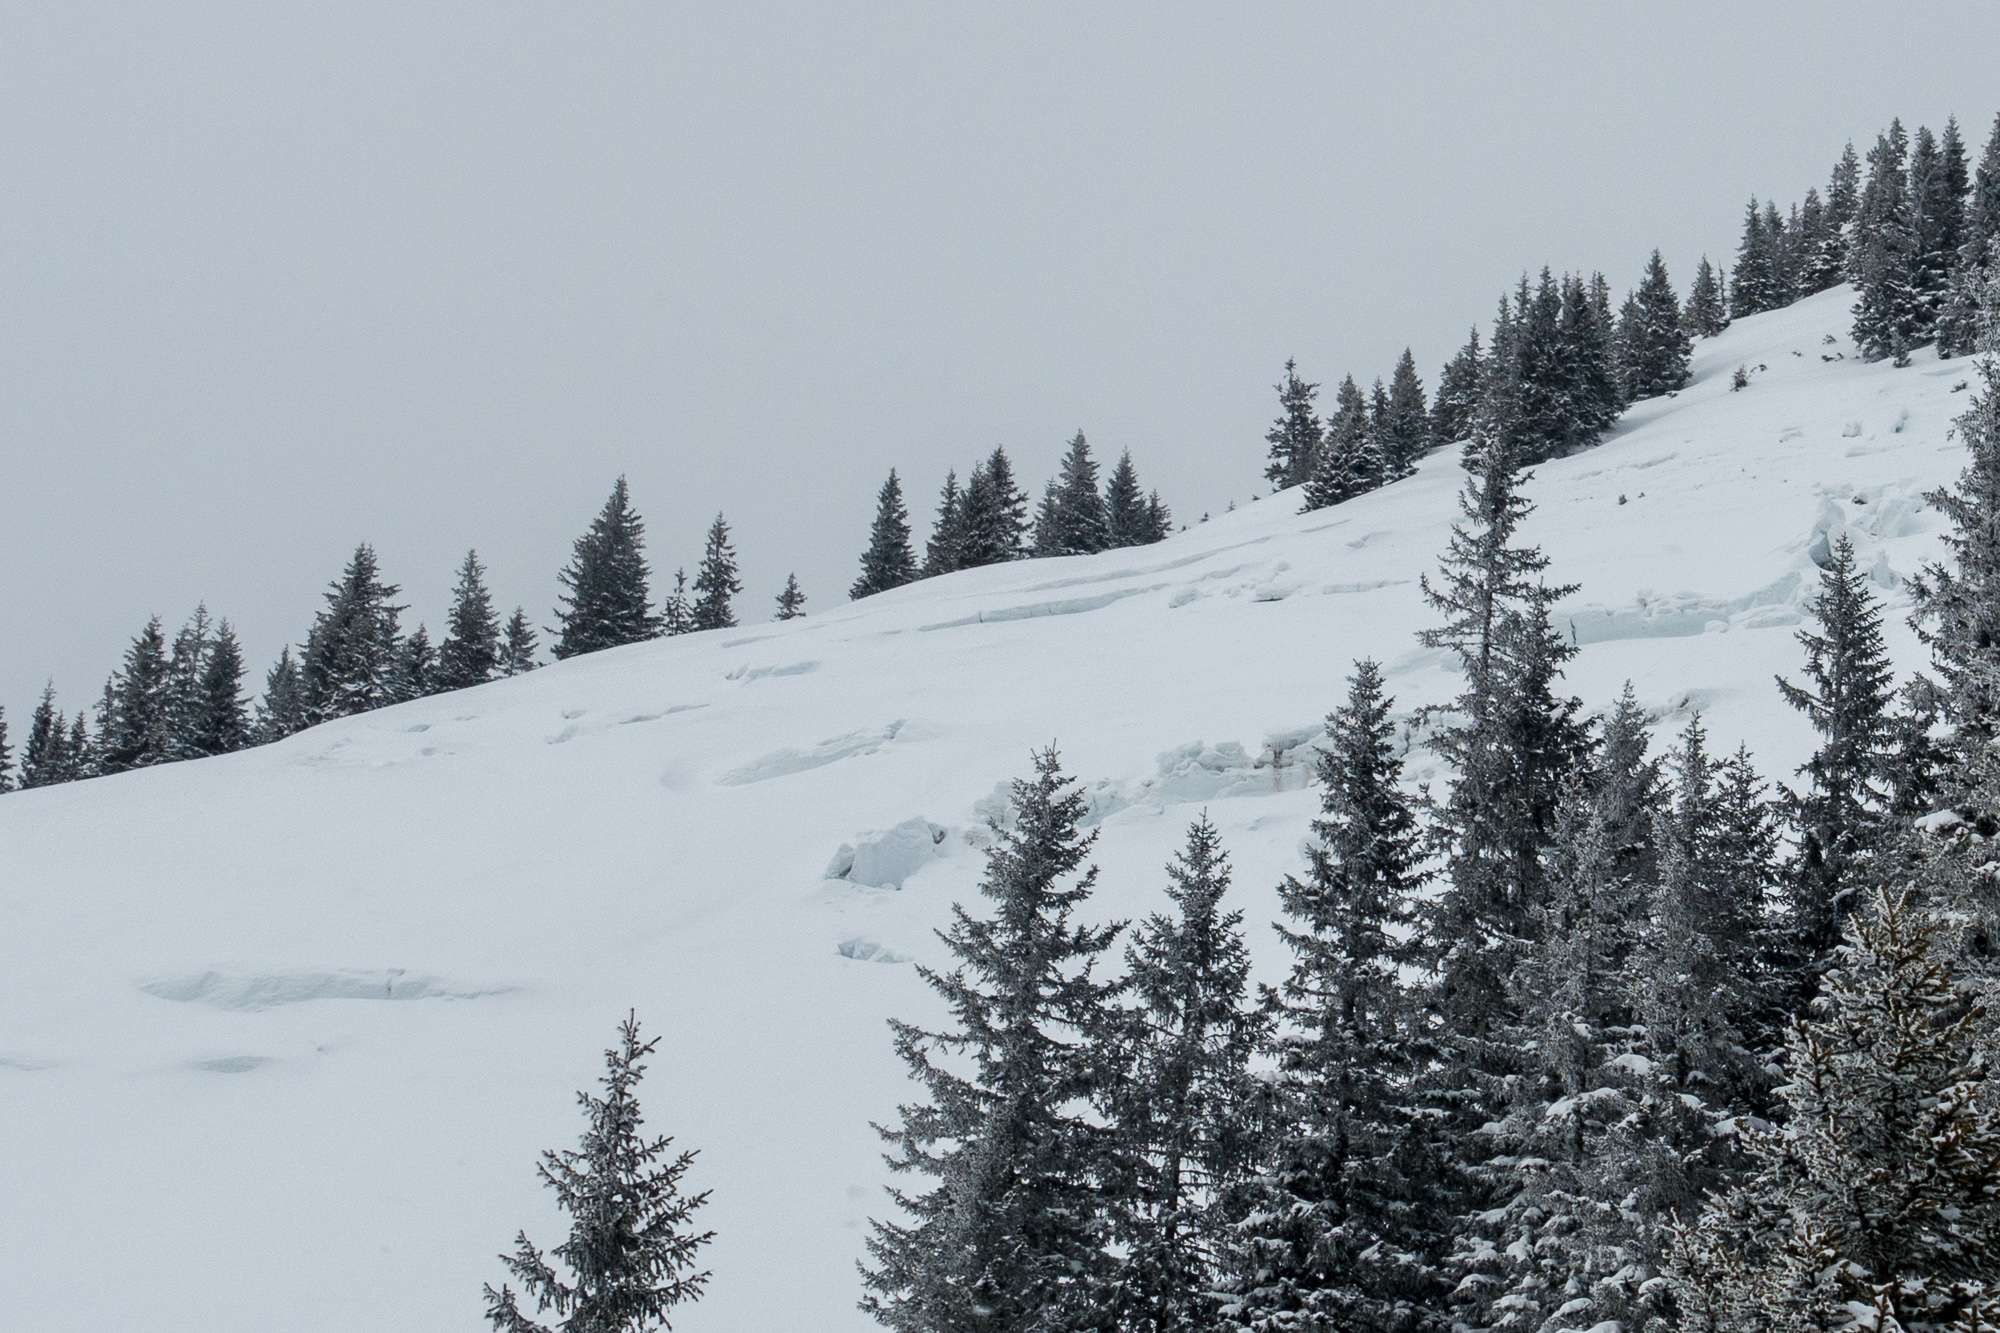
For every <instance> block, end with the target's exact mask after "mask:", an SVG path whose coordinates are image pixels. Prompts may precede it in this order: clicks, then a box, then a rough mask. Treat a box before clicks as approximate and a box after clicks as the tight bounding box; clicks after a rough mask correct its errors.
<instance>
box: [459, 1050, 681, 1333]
mask: <svg viewBox="0 0 2000 1333" xmlns="http://www.w3.org/2000/svg"><path fill="white" fill-rule="evenodd" d="M659 1041H660V1039H659V1038H658V1037H655V1038H653V1040H651V1041H646V1042H642V1041H640V1040H639V1020H638V1018H637V1016H636V1015H628V1016H627V1017H626V1019H625V1021H624V1022H623V1023H621V1024H619V1025H618V1045H616V1046H614V1047H612V1048H611V1049H610V1050H608V1051H606V1052H605V1053H604V1066H605V1072H604V1077H603V1078H602V1079H600V1080H599V1082H600V1083H601V1084H602V1085H603V1087H604V1092H603V1094H602V1095H594V1094H592V1093H589V1092H579V1093H578V1094H577V1095H576V1099H577V1102H578V1104H579V1105H581V1106H582V1107H583V1112H584V1118H585V1119H586V1120H587V1121H588V1124H587V1126H586V1128H585V1129H584V1132H583V1136H582V1138H581V1140H580V1141H579V1145H578V1146H577V1147H576V1148H574V1149H564V1150H560V1151H557V1150H553V1149H552V1150H550V1151H548V1152H545V1153H543V1154H542V1161H541V1165H540V1166H539V1168H538V1170H539V1171H540V1173H541V1177H542V1183H543V1184H545V1185H547V1186H548V1187H549V1188H550V1189H552V1190H554V1191H555V1192H556V1202H557V1203H558V1204H559V1205H560V1206H561V1207H562V1210H563V1211H564V1212H565V1213H567V1214H569V1217H570V1231H569V1238H568V1239H567V1240H565V1241H563V1242H562V1243H561V1244H560V1245H557V1246H555V1247H554V1248H553V1249H552V1250H550V1251H549V1253H548V1254H547V1255H546V1256H545V1255H544V1254H543V1253H542V1251H541V1250H540V1249H538V1248H537V1247H536V1246H535V1244H534V1243H533V1242H532V1241H530V1240H529V1239H528V1233H527V1232H525V1231H524V1232H522V1233H521V1234H520V1236H519V1237H518V1239H517V1240H516V1242H515V1245H516V1249H515V1251H514V1253H513V1254H511V1255H505V1254H503V1255H501V1256H500V1258H501V1260H502V1261H503V1262H504V1263H505V1264H506V1265H507V1268H508V1271H510V1272H511V1273H512V1274H513V1275H514V1279H515V1280H516V1281H518V1282H519V1283H520V1284H521V1294H520V1296H516V1295H515V1293H514V1290H513V1288H512V1287H511V1286H509V1285H508V1284H506V1283H504V1282H503V1283H502V1284H501V1286H500V1289H499V1290H498V1291H495V1290H494V1289H493V1288H492V1287H491V1286H488V1287H487V1288H486V1318H487V1321H488V1322H489V1323H491V1324H492V1325H493V1327H494V1329H495V1330H496V1333H646V1330H650V1329H671V1328H672V1327H673V1324H672V1323H670V1322H669V1321H668V1318H667V1316H668V1314H669V1313H670V1312H671V1311H672V1310H673V1308H674V1307H675V1306H677V1305H680V1304H682V1303H683V1302H687V1303H692V1302H694V1301H697V1300H700V1299H701V1293H702V1288H703V1287H705V1286H706V1285H707V1284H708V1279H709V1274H708V1273H707V1272H705V1271H697V1270H696V1268H695V1263H696V1255H697V1254H698V1253H699V1252H700V1250H701V1247H702V1246H704V1245H706V1244H708V1243H709V1241H711V1240H713V1239H714V1238H715V1233H714V1232H712V1231H701V1232H698V1231H696V1230H694V1228H693V1226H692V1225H691V1223H692V1220H693V1217H694V1213H695V1211H696V1210H697V1209H699V1208H700V1207H701V1206H702V1205H703V1204H705V1203H707V1202H708V1192H707V1191H706V1190H704V1191H702V1192H701V1193H700V1194H682V1193H681V1178H682V1177H683V1176H684V1175H686V1174H687V1169H688V1167H689V1166H690V1165H692V1164H693V1162H694V1158H695V1154H694V1152H693V1151H691V1150H689V1151H682V1152H680V1153H678V1154H675V1155H673V1156H669V1155H668V1151H669V1149H671V1148H672V1147H673V1142H674V1141H673V1139H671V1138H669V1137H667V1136H665V1135H662V1136H660V1137H659V1138H654V1139H649V1138H647V1137H646V1136H645V1135H644V1134H643V1133H641V1132H640V1131H641V1129H642V1128H643V1126H644V1125H645V1119H644V1117H642V1116H641V1115H640V1112H639V1097H638V1086H639V1081H640V1080H641V1079H642V1078H643V1077H644V1076H645V1073H646V1065H645V1063H644V1062H645V1060H646V1057H648V1056H650V1055H651V1054H652V1053H653V1050H654V1048H655V1047H657V1046H658V1045H659ZM551 1259H553V1260H555V1261H556V1263H560V1264H561V1265H562V1269H563V1270H565V1271H566V1273H567V1276H565V1271H558V1269H557V1268H556V1264H555V1263H551V1262H550V1260H551ZM528 1297H533V1298H534V1301H535V1313H536V1314H544V1313H546V1312H548V1311H550V1310H553V1311H554V1312H555V1313H556V1315H557V1316H558V1318H557V1321H556V1323H555V1324H554V1325H553V1327H551V1326H550V1325H546V1324H542V1323H539V1322H537V1321H536V1320H534V1319H531V1318H529V1317H528V1316H527V1315H526V1314H524V1313H523V1312H522V1310H521V1306H520V1302H521V1300H523V1299H525V1298H528Z"/></svg>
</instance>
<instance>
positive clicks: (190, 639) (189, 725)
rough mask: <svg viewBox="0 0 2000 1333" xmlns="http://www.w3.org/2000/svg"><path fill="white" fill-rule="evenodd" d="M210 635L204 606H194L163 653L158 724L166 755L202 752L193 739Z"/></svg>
mask: <svg viewBox="0 0 2000 1333" xmlns="http://www.w3.org/2000/svg"><path fill="white" fill-rule="evenodd" d="M213 636H214V626H213V623H212V622H211V621H210V620H209V618H208V607H207V606H206V605H202V606H197V607H195V609H194V614H193V615H192V616H190V617H188V621H187V623H186V624H185V625H183V626H181V628H180V630H179V631H178V632H177V633H175V635H174V641H173V647H172V648H171V649H170V650H169V652H168V653H167V686H166V704H165V709H164V713H163V722H162V725H163V727H164V729H165V732H166V753H167V757H168V758H169V759H195V758H199V757H200V756H201V755H202V754H203V753H205V752H204V751H203V750H202V749H201V748H200V746H199V745H198V744H197V743H196V741H195V730H196V727H197V725H198V722H197V719H198V717H199V715H200V712H201V674H202V666H203V664H204V663H205V662H207V660H208V652H209V648H210V646H211V642H212V639H213Z"/></svg>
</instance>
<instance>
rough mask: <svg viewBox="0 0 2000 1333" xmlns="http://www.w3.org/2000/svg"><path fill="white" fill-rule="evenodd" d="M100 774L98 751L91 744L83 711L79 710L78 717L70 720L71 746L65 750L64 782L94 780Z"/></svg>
mask: <svg viewBox="0 0 2000 1333" xmlns="http://www.w3.org/2000/svg"><path fill="white" fill-rule="evenodd" d="M99 772H100V770H99V768H98V766H97V750H96V747H95V746H93V745H92V744H91V743H90V734H89V733H88V732H86V731H85V730H84V721H83V710H82V709H81V708H79V709H77V710H76V716H75V717H73V718H71V719H70V724H69V744H68V745H67V746H65V747H64V749H63V781H65V782H74V781H76V780H78V779H80V778H94V777H96V776H97V775H98V773H99Z"/></svg>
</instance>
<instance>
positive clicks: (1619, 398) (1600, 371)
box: [1557, 273, 1678, 452]
mask: <svg viewBox="0 0 2000 1333" xmlns="http://www.w3.org/2000/svg"><path fill="white" fill-rule="evenodd" d="M1593 288H1594V292H1593ZM1668 295H1669V297H1671V296H1672V293H1671V292H1669V293H1668ZM1609 298H1610V292H1609V288H1608V287H1607V286H1606V284H1605V281H1604V275H1603V274H1602V273H1599V274H1596V275H1594V278H1593V281H1592V284H1591V286H1590V287H1586V286H1585V285H1584V282H1583V280H1582V279H1581V278H1571V277H1565V278H1564V279H1563V285H1562V301H1563V305H1562V322H1561V324H1560V325H1559V326H1558V334H1557V336H1558V340H1559V342H1560V345H1561V348H1562V354H1563V361H1564V362H1565V364H1566V366H1567V374H1566V375H1565V377H1564V379H1565V383H1566V386H1567V390H1568V393H1569V395H1570V397H1571V399H1572V401H1573V402H1574V403H1575V405H1576V406H1575V410H1574V415H1573V421H1572V423H1571V425H1570V426H1569V428H1568V431H1569V433H1568V436H1567V438H1566V440H1565V443H1564V446H1563V448H1564V451H1565V452H1574V451H1575V450H1577V449H1585V448H1588V447H1589V446H1591V445H1593V444H1595V443H1596V442H1597V437H1598V436H1599V435H1601V434H1603V433H1604V432H1605V430H1607V429H1609V428H1610V426H1611V424H1612V423H1613V422H1615V421H1617V420H1618V414H1619V413H1620V412H1623V411H1624V410H1625V404H1626V401H1627V395H1626V392H1625V388H1624V385H1623V384H1622V382H1621V380H1620V377H1619V373H1618V366H1617V346H1616V344H1617V336H1616V330H1615V329H1614V327H1613V325H1612V321H1611V312H1610V305H1609ZM1675 313H1676V315H1678V311H1676V312H1675Z"/></svg>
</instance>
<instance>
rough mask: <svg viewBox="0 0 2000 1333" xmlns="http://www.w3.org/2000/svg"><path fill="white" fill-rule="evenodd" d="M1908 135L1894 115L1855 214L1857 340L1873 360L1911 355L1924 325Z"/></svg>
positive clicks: (1873, 154) (1871, 159)
mask: <svg viewBox="0 0 2000 1333" xmlns="http://www.w3.org/2000/svg"><path fill="white" fill-rule="evenodd" d="M1908 156H1909V141H1908V139H1907V138H1906V137H1905V136H1904V134H1903V126H1902V122H1900V121H1892V122H1890V125H1889V130H1888V132H1887V133H1886V134H1883V135H1881V136H1879V137H1878V138H1877V139H1876V141H1875V147H1873V148H1871V149H1870V150H1869V151H1868V185H1867V188H1866V189H1864V190H1863V191H1862V195H1861V203H1860V205H1859V208H1858V210H1857V212H1856V215H1855V220H1854V239H1853V243H1852V251H1851V258H1850V261H1849V262H1850V273H1851V274H1852V276H1853V279H1854V285H1855V287H1856V290H1857V299H1856V300H1855V303H1854V341H1855V344H1856V346H1858V347H1859V348H1860V349H1861V353H1862V355H1863V356H1865V357H1867V358H1868V359H1869V360H1871V361H1879V360H1882V359H1883V358H1884V357H1894V358H1895V359H1896V362H1897V364H1899V365H1900V364H1903V363H1905V362H1907V361H1908V359H1909V355H1910V350H1911V349H1912V348H1913V347H1915V346H1916V345H1917V343H1918V342H1919V341H1921V339H1922V337H1923V334H1924V330H1925V309H1924V300H1923V295H1922V291H1921V287H1920V282H1919V276H1918V272H1917V267H1918V258H1919V254H1918V239H1917V231H1916V221H1915V218H1914V216H1913V214H1912V207H1911V201H1910V189H1909V179H1908V176H1907V173H1906V169H1905V163H1906V161H1907V159H1908Z"/></svg>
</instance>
